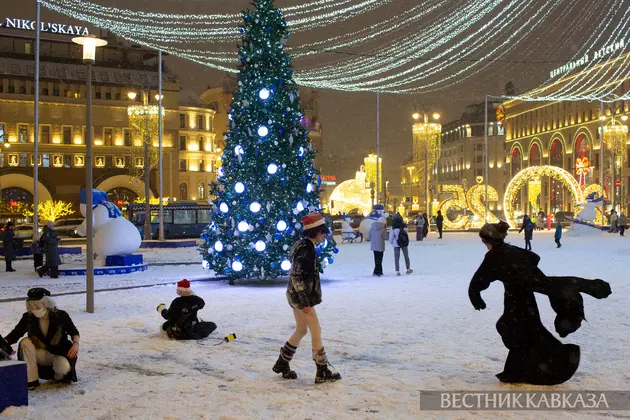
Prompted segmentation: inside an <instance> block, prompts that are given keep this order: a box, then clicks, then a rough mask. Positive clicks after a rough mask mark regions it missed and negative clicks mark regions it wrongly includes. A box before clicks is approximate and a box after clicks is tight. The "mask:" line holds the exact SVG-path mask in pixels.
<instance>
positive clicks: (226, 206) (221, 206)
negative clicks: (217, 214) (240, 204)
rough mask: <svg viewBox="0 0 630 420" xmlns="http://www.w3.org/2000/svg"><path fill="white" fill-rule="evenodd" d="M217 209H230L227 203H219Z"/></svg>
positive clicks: (223, 211) (224, 211)
mask: <svg viewBox="0 0 630 420" xmlns="http://www.w3.org/2000/svg"><path fill="white" fill-rule="evenodd" d="M219 210H221V213H227V212H228V211H230V208H229V207H228V205H227V204H225V203H221V204H220V205H219Z"/></svg>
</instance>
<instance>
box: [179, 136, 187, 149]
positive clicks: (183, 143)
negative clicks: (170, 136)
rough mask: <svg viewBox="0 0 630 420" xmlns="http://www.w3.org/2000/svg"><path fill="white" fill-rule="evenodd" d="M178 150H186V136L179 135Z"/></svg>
mask: <svg viewBox="0 0 630 420" xmlns="http://www.w3.org/2000/svg"><path fill="white" fill-rule="evenodd" d="M179 150H186V136H179Z"/></svg>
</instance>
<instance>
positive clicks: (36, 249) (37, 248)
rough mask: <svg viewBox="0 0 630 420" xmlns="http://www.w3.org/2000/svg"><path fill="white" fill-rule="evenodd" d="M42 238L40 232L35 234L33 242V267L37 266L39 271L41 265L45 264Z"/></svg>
mask: <svg viewBox="0 0 630 420" xmlns="http://www.w3.org/2000/svg"><path fill="white" fill-rule="evenodd" d="M40 240H41V237H40V236H39V234H37V235H35V238H34V239H33V243H32V244H31V251H32V253H33V267H34V268H35V271H37V269H38V268H39V267H42V266H43V265H44V250H43V249H42V247H41V244H40Z"/></svg>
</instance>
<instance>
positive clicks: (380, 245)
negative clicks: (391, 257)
mask: <svg viewBox="0 0 630 420" xmlns="http://www.w3.org/2000/svg"><path fill="white" fill-rule="evenodd" d="M386 240H387V219H385V218H384V217H380V218H379V219H378V220H377V221H376V222H374V223H372V226H370V232H369V233H368V241H370V249H371V250H372V252H373V253H374V273H373V274H374V275H375V276H377V277H380V276H382V275H383V253H384V252H385V241H386Z"/></svg>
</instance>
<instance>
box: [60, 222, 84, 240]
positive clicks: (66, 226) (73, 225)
mask: <svg viewBox="0 0 630 420" xmlns="http://www.w3.org/2000/svg"><path fill="white" fill-rule="evenodd" d="M81 223H83V219H63V220H57V221H56V222H55V227H54V228H53V230H54V231H55V232H56V233H57V235H59V236H67V237H71V238H78V237H79V235H78V234H77V228H78V227H79V225H80V224H81Z"/></svg>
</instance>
